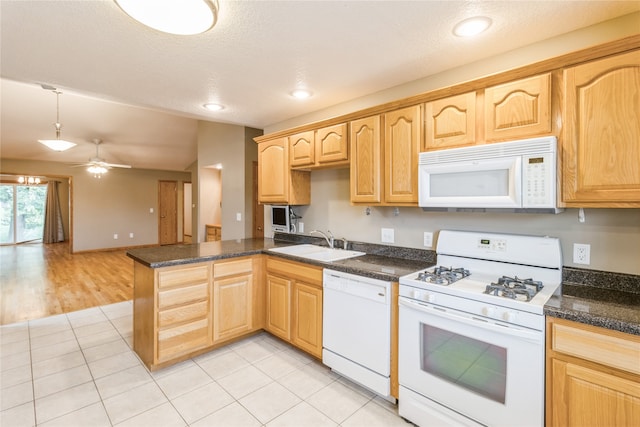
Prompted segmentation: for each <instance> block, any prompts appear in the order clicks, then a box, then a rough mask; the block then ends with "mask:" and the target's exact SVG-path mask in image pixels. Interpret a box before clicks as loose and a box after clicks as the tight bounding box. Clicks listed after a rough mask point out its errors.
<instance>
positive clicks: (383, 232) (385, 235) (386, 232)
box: [380, 228, 394, 243]
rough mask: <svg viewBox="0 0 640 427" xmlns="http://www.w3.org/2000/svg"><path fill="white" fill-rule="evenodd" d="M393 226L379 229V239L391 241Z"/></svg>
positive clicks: (383, 241) (384, 241)
mask: <svg viewBox="0 0 640 427" xmlns="http://www.w3.org/2000/svg"><path fill="white" fill-rule="evenodd" d="M393 240H394V238H393V228H381V229H380V241H381V242H382V243H393Z"/></svg>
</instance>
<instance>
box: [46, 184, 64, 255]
mask: <svg viewBox="0 0 640 427" xmlns="http://www.w3.org/2000/svg"><path fill="white" fill-rule="evenodd" d="M58 184H59V182H58V181H49V183H48V184H47V203H46V205H45V210H44V232H43V236H42V241H43V242H44V243H56V242H63V241H64V230H63V229H62V212H61V210H60V199H59V197H58Z"/></svg>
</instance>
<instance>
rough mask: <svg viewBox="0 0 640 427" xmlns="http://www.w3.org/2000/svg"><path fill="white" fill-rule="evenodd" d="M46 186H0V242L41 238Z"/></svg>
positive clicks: (14, 242) (38, 239)
mask: <svg viewBox="0 0 640 427" xmlns="http://www.w3.org/2000/svg"><path fill="white" fill-rule="evenodd" d="M46 200H47V185H46V184H41V185H22V184H1V185H0V244H3V245H4V244H7V245H10V244H17V243H24V242H31V241H41V240H42V234H43V230H44V216H45V203H46Z"/></svg>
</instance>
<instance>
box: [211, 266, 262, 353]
mask: <svg viewBox="0 0 640 427" xmlns="http://www.w3.org/2000/svg"><path fill="white" fill-rule="evenodd" d="M253 288H254V276H253V260H252V259H251V258H242V259H234V260H231V261H224V262H220V263H215V264H214V266H213V340H214V342H220V341H224V340H227V339H230V338H233V337H237V336H240V335H243V334H246V333H247V332H250V331H252V330H255V329H256V328H255V327H254V324H253V312H254V309H253V307H254V301H253V294H254V289H253Z"/></svg>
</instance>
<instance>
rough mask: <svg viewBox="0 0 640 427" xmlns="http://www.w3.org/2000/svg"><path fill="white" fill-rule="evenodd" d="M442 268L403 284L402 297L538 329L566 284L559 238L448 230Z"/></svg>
mask: <svg viewBox="0 0 640 427" xmlns="http://www.w3.org/2000/svg"><path fill="white" fill-rule="evenodd" d="M437 254H438V257H437V266H436V267H433V268H430V269H427V270H423V271H419V272H416V273H411V274H408V275H406V276H404V277H401V278H400V296H403V297H406V298H409V299H413V300H417V301H423V302H427V303H431V304H434V305H439V306H444V307H451V308H454V309H457V310H462V311H466V312H469V313H473V314H476V315H479V316H485V317H488V318H491V319H495V320H498V321H504V322H507V323H513V324H519V325H521V326H525V327H529V328H534V329H538V328H539V326H538V325H539V323H540V322H543V323H544V318H543V317H542V313H543V308H544V305H545V304H546V302H547V301H548V300H549V298H550V297H551V295H553V294H559V293H560V291H561V287H560V285H561V283H562V253H561V250H560V241H559V240H558V239H557V238H553V237H540V236H524V235H507V234H496V233H479V232H468V231H452V230H442V231H441V232H440V236H439V239H438V247H437Z"/></svg>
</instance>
